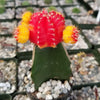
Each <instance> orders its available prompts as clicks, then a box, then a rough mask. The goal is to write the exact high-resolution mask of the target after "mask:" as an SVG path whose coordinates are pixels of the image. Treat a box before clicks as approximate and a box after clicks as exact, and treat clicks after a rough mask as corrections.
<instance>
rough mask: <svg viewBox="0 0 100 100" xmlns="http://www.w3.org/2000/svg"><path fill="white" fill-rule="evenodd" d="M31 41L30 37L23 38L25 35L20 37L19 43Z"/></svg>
mask: <svg viewBox="0 0 100 100" xmlns="http://www.w3.org/2000/svg"><path fill="white" fill-rule="evenodd" d="M28 39H29V36H27V37H26V36H23V34H19V35H18V42H19V43H26V42H27V41H28Z"/></svg>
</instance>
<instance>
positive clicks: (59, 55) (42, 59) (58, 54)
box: [32, 43, 72, 89]
mask: <svg viewBox="0 0 100 100" xmlns="http://www.w3.org/2000/svg"><path fill="white" fill-rule="evenodd" d="M71 74H72V73H71V69H70V61H69V58H68V56H67V55H66V52H65V50H64V48H63V46H62V44H61V43H60V44H58V45H57V48H50V47H48V48H43V49H40V48H38V47H36V48H35V53H34V60H33V65H32V80H33V82H34V83H35V89H38V87H39V86H40V85H41V84H42V83H43V82H45V81H47V80H49V79H53V78H55V79H59V80H69V77H70V76H71Z"/></svg>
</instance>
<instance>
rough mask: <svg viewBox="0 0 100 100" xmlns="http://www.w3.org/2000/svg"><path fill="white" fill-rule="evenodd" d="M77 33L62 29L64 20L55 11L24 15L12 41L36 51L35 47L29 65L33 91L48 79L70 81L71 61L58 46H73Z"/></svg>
mask: <svg viewBox="0 0 100 100" xmlns="http://www.w3.org/2000/svg"><path fill="white" fill-rule="evenodd" d="M78 32H79V31H78V29H77V28H76V27H75V26H67V27H65V20H64V16H63V15H62V14H61V13H59V12H56V11H50V12H47V11H45V10H43V11H42V12H36V13H33V14H32V13H31V12H26V13H24V14H23V16H22V21H21V24H20V25H19V26H18V28H17V29H16V30H15V38H16V40H17V41H18V42H19V43H25V42H27V41H28V40H30V41H31V42H32V43H34V44H35V45H37V46H38V47H39V48H38V47H37V46H36V47H35V54H34V55H33V56H34V61H33V65H32V80H33V82H34V84H35V88H36V89H38V87H39V86H40V85H41V84H42V83H43V82H44V81H46V80H48V79H50V78H56V79H60V80H63V79H64V80H65V79H67V80H68V79H69V77H70V75H71V69H70V61H69V58H68V55H66V51H65V50H64V48H63V46H62V44H60V43H61V42H62V41H64V42H65V43H72V44H73V43H76V42H77V40H78ZM46 47H48V48H46ZM55 47H56V48H55ZM40 48H42V49H40Z"/></svg>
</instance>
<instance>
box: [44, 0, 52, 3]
mask: <svg viewBox="0 0 100 100" xmlns="http://www.w3.org/2000/svg"><path fill="white" fill-rule="evenodd" d="M44 3H46V4H51V3H52V0H44Z"/></svg>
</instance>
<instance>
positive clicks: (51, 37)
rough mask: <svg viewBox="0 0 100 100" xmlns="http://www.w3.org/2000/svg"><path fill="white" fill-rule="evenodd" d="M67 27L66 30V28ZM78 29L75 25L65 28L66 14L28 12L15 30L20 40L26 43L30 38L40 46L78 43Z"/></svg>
mask: <svg viewBox="0 0 100 100" xmlns="http://www.w3.org/2000/svg"><path fill="white" fill-rule="evenodd" d="M64 29H65V30H64ZM77 33H78V30H77V28H76V27H75V26H68V27H66V28H65V20H64V16H63V15H62V14H60V13H58V12H55V11H51V12H49V13H48V12H47V11H45V10H43V11H42V12H36V13H33V14H31V13H30V12H26V13H24V14H23V16H22V22H21V25H19V27H18V28H17V29H16V31H15V35H16V36H15V38H16V39H17V41H18V42H21V43H25V42H27V40H28V39H29V40H30V41H31V42H33V43H34V44H36V45H37V46H38V47H40V48H44V47H56V45H57V44H59V43H60V42H62V41H64V42H65V43H76V42H77V38H78V34H77Z"/></svg>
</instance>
